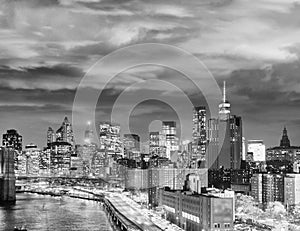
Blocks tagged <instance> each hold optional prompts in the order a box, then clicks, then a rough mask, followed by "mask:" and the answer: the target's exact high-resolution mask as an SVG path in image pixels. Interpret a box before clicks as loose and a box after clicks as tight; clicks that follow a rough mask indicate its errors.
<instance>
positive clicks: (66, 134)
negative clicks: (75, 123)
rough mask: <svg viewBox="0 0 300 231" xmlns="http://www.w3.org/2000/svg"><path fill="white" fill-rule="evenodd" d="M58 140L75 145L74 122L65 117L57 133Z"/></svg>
mask: <svg viewBox="0 0 300 231" xmlns="http://www.w3.org/2000/svg"><path fill="white" fill-rule="evenodd" d="M55 138H56V142H67V143H69V144H71V146H72V147H73V146H74V145H75V141H74V135H73V129H72V124H71V123H70V122H69V120H68V118H67V117H65V118H64V120H63V122H62V125H61V126H60V128H59V129H58V130H57V131H56V133H55Z"/></svg>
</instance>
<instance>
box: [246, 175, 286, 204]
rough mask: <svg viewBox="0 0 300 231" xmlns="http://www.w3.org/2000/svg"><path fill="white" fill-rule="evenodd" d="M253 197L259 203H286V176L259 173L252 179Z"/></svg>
mask: <svg viewBox="0 0 300 231" xmlns="http://www.w3.org/2000/svg"><path fill="white" fill-rule="evenodd" d="M251 196H252V197H253V198H254V199H255V200H256V201H257V202H259V203H263V204H266V203H269V202H274V201H279V202H282V203H283V202H284V175H283V174H271V173H257V174H254V175H253V176H252V178H251Z"/></svg>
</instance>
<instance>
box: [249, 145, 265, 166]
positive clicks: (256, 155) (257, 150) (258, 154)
mask: <svg viewBox="0 0 300 231" xmlns="http://www.w3.org/2000/svg"><path fill="white" fill-rule="evenodd" d="M248 152H249V153H252V155H253V161H254V162H263V161H266V146H265V145H264V141H263V140H248Z"/></svg>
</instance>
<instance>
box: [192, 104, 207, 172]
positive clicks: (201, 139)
mask: <svg viewBox="0 0 300 231" xmlns="http://www.w3.org/2000/svg"><path fill="white" fill-rule="evenodd" d="M206 141H207V140H206V108H205V106H200V107H194V110H193V143H192V162H194V164H195V165H196V167H199V166H198V162H199V161H204V160H205V152H206Z"/></svg>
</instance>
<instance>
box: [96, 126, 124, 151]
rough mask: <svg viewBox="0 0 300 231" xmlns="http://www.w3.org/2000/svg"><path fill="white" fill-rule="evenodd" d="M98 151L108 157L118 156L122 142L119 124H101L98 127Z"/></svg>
mask: <svg viewBox="0 0 300 231" xmlns="http://www.w3.org/2000/svg"><path fill="white" fill-rule="evenodd" d="M99 128H100V129H99V130H100V131H99V132H100V134H99V139H100V149H101V150H105V152H106V153H107V154H109V155H114V154H116V155H120V154H121V153H122V142H121V136H120V130H121V127H120V125H119V124H113V123H110V122H101V123H100V125H99Z"/></svg>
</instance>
